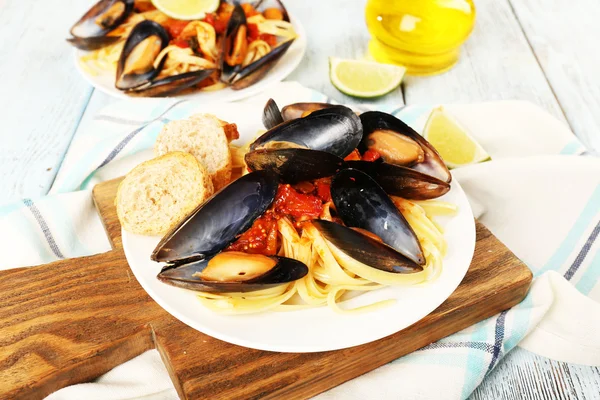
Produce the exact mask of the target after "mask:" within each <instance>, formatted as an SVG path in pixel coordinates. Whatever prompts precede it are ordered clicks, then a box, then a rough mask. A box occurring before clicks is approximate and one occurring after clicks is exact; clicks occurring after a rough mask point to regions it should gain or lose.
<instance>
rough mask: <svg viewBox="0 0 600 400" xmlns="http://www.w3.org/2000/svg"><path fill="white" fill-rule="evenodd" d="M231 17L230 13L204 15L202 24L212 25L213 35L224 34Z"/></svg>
mask: <svg viewBox="0 0 600 400" xmlns="http://www.w3.org/2000/svg"><path fill="white" fill-rule="evenodd" d="M230 17H231V13H220V14H219V15H216V14H212V13H211V14H206V16H205V17H204V22H206V23H207V24H210V25H212V27H213V28H215V33H216V34H217V35H219V34H221V33H224V32H225V30H226V29H227V24H228V23H229V18H230Z"/></svg>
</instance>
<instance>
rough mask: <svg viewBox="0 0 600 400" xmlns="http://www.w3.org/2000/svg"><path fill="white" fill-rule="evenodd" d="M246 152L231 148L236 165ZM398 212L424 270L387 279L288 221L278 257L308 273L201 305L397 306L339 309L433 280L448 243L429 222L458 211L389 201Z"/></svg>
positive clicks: (326, 210) (258, 308)
mask: <svg viewBox="0 0 600 400" xmlns="http://www.w3.org/2000/svg"><path fill="white" fill-rule="evenodd" d="M244 153H245V149H244V148H238V147H234V146H232V155H233V160H234V166H239V165H243V154H244ZM392 200H393V202H394V204H395V205H396V207H397V208H398V210H399V211H400V212H401V213H402V215H403V216H404V217H405V218H406V220H407V221H408V223H409V225H410V226H411V227H412V228H413V230H414V231H415V234H416V235H417V238H418V239H419V242H420V243H421V247H422V248H423V253H424V255H425V258H426V264H425V266H424V268H423V271H421V272H417V273H412V274H390V273H388V272H385V271H381V270H378V269H375V268H371V267H369V266H366V265H364V264H362V263H360V262H358V261H356V260H354V259H352V258H350V257H349V256H347V255H346V254H345V253H343V252H341V251H340V250H339V249H337V248H335V246H333V245H331V244H330V243H329V242H327V240H326V239H325V238H324V237H323V236H322V235H321V234H320V233H319V231H318V230H317V229H316V228H315V227H314V226H313V225H312V224H311V223H310V222H305V223H304V224H303V226H302V228H303V229H302V233H301V234H299V233H298V231H297V229H296V227H295V226H294V224H293V223H292V221H290V220H289V219H288V218H287V217H283V218H281V219H279V220H278V221H277V230H278V233H279V238H280V243H281V246H280V250H279V255H280V256H284V257H289V258H294V259H296V260H298V261H301V262H303V263H304V264H306V266H307V267H308V270H309V271H308V274H307V275H306V276H304V277H303V278H302V279H299V280H297V281H296V282H294V283H292V284H286V285H281V286H278V287H276V288H271V289H266V290H261V291H256V292H250V293H227V294H213V293H204V292H200V293H199V294H198V297H199V298H200V300H201V302H202V304H204V305H205V306H207V307H208V308H210V309H211V310H213V311H215V312H218V313H224V314H242V313H252V312H262V311H266V310H278V311H291V310H299V309H306V308H311V307H320V306H325V305H327V306H328V307H330V308H331V309H332V310H334V311H335V312H337V313H341V314H348V313H359V312H368V311H373V310H376V309H379V308H382V307H386V306H389V305H391V304H393V303H394V302H395V300H394V299H387V300H382V301H378V302H375V303H373V304H367V305H364V306H359V307H356V308H352V309H348V308H345V307H342V306H341V300H342V299H343V297H344V295H345V294H346V293H354V294H356V293H357V292H367V291H372V290H377V289H380V288H382V287H384V286H386V285H418V284H422V283H425V282H427V281H430V280H433V279H435V278H436V277H437V276H438V275H439V274H440V272H441V269H442V260H443V258H444V255H445V253H446V247H447V245H446V240H445V239H444V236H443V232H442V231H441V229H440V228H439V227H438V226H437V225H436V224H435V223H434V221H433V218H435V217H436V216H441V215H450V214H453V213H456V211H457V207H456V206H455V205H453V204H450V203H446V202H443V201H439V200H426V201H409V200H406V199H402V198H399V197H392ZM330 207H332V204H331V202H328V203H325V205H324V206H323V212H322V213H321V219H326V220H331V219H332V217H331V213H330Z"/></svg>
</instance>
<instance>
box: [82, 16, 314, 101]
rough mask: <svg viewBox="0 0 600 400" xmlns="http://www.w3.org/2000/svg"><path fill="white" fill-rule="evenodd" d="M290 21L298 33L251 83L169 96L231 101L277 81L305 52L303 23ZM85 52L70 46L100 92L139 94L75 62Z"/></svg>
mask: <svg viewBox="0 0 600 400" xmlns="http://www.w3.org/2000/svg"><path fill="white" fill-rule="evenodd" d="M291 21H292V24H293V25H294V29H295V30H296V33H297V34H298V37H297V38H296V40H294V43H292V45H291V46H290V48H289V49H288V51H286V52H285V54H284V55H283V56H282V57H281V59H280V60H279V61H278V62H277V64H276V65H275V67H273V69H272V70H270V71H269V72H268V73H267V75H265V76H264V77H263V78H262V79H261V80H259V81H258V82H256V83H255V84H254V85H251V86H249V87H247V88H245V89H241V90H233V89H231V88H225V89H222V90H217V91H214V92H200V91H196V92H192V93H188V94H185V95H175V96H173V97H178V98H183V99H196V100H201V101H203V102H206V103H212V102H224V101H234V100H240V99H244V98H246V97H250V96H252V95H254V94H256V93H260V92H262V91H263V90H265V88H267V87H269V86H270V85H272V84H274V83H277V82H281V81H282V80H284V79H285V78H286V77H287V76H288V75H289V74H291V73H292V72H293V71H294V70H295V69H296V67H297V66H298V65H299V64H300V61H302V57H304V53H305V52H306V31H305V30H304V27H303V26H302V24H301V23H300V22H299V21H298V20H296V19H293V18H291ZM87 53H88V52H87V51H84V50H79V49H74V52H73V54H74V60H75V67H76V68H77V70H78V71H79V73H80V74H81V76H83V77H84V78H85V80H86V81H88V82H89V83H90V85H92V86H93V87H94V88H96V89H98V90H100V91H101V92H104V93H106V94H108V95H110V96H113V97H117V98H120V99H138V98H139V97H133V96H129V95H128V94H126V93H124V92H122V91H120V90H118V89H117V88H115V75H114V74H113V73H109V72H105V73H102V74H98V75H92V74H90V73H89V72H88V71H86V70H85V69H84V68H82V67H81V64H80V63H79V58H80V57H81V56H84V55H85V54H87Z"/></svg>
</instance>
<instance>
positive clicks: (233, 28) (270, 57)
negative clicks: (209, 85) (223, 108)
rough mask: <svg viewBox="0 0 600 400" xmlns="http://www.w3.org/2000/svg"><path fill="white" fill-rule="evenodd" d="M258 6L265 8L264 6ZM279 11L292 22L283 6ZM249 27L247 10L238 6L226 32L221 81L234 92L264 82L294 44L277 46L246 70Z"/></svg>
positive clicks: (220, 63)
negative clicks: (244, 64) (245, 60)
mask: <svg viewBox="0 0 600 400" xmlns="http://www.w3.org/2000/svg"><path fill="white" fill-rule="evenodd" d="M261 3H263V2H261ZM259 6H260V7H261V8H262V7H263V6H262V5H261V4H259ZM255 7H256V3H255ZM276 7H277V8H279V9H280V10H281V11H282V13H283V15H284V19H285V18H287V19H286V20H287V21H289V18H288V17H287V11H285V7H283V5H282V4H281V3H277V4H276ZM247 26H248V21H247V19H246V15H245V13H244V10H243V8H242V7H241V6H240V5H239V4H237V3H236V5H235V7H234V9H233V11H232V13H231V17H230V18H229V22H228V24H227V29H226V30H225V35H224V38H223V44H222V49H221V55H220V62H219V65H220V68H221V80H222V81H223V82H225V83H227V84H229V86H230V87H231V89H233V90H240V89H245V88H247V87H248V86H250V85H252V84H254V83H256V82H258V81H259V80H260V79H262V78H263V77H264V76H265V75H266V74H267V72H269V71H270V70H271V69H272V68H273V67H274V66H275V64H276V63H277V61H278V60H279V59H280V58H281V56H283V54H284V53H285V52H286V51H287V50H288V49H289V48H290V46H291V45H292V43H293V41H294V39H289V40H287V41H285V42H282V43H278V44H277V46H275V47H273V48H271V51H269V52H268V53H267V54H265V55H264V56H263V57H261V58H259V59H258V60H256V61H254V62H252V63H250V64H248V65H246V66H242V62H243V59H244V58H245V54H246V51H247V50H246V49H247V46H248V42H247V37H246V32H247ZM240 30H241V31H240Z"/></svg>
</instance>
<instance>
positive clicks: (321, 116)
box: [250, 106, 362, 158]
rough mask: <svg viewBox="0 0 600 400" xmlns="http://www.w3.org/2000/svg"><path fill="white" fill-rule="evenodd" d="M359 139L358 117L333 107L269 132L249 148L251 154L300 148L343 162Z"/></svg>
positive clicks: (342, 107)
mask: <svg viewBox="0 0 600 400" xmlns="http://www.w3.org/2000/svg"><path fill="white" fill-rule="evenodd" d="M361 138H362V125H361V123H360V119H359V118H358V116H357V115H356V114H355V113H354V112H353V111H352V110H351V109H349V108H348V107H344V106H332V107H329V108H326V109H323V110H318V111H315V112H313V113H311V114H310V115H308V116H307V117H304V118H298V119H294V120H290V121H287V122H284V123H283V124H279V125H277V126H276V127H274V128H272V129H269V130H268V131H267V132H265V133H264V134H263V135H261V136H260V137H259V138H258V139H256V140H255V141H254V142H253V143H252V144H251V145H250V149H251V150H257V149H260V148H270V147H278V148H281V147H302V148H307V149H312V150H320V151H325V152H327V153H331V154H335V155H336V156H338V157H341V158H344V157H346V156H347V155H348V154H350V153H351V152H352V151H353V150H354V149H355V148H356V146H357V145H358V143H359V142H360V140H361Z"/></svg>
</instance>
